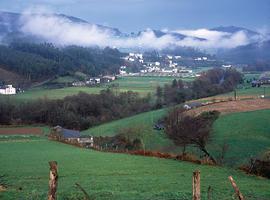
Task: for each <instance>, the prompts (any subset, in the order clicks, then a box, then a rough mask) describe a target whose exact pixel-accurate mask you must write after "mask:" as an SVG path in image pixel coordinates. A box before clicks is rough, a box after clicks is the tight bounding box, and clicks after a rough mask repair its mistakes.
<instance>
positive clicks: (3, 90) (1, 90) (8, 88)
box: [0, 85, 16, 95]
mask: <svg viewBox="0 0 270 200" xmlns="http://www.w3.org/2000/svg"><path fill="white" fill-rule="evenodd" d="M0 94H5V95H10V94H16V88H14V87H12V85H5V86H2V87H0Z"/></svg>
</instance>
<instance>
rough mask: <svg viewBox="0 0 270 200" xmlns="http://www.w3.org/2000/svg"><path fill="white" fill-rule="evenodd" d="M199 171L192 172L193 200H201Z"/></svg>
mask: <svg viewBox="0 0 270 200" xmlns="http://www.w3.org/2000/svg"><path fill="white" fill-rule="evenodd" d="M200 179H201V178H200V171H198V170H196V171H195V172H193V177H192V193H193V198H192V199H193V200H200V199H201V184H200V181H201V180H200Z"/></svg>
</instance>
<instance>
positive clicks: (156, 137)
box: [83, 109, 174, 151]
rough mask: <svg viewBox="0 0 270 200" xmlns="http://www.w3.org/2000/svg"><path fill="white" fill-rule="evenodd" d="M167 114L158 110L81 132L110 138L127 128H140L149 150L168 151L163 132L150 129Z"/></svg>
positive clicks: (167, 143) (162, 110)
mask: <svg viewBox="0 0 270 200" xmlns="http://www.w3.org/2000/svg"><path fill="white" fill-rule="evenodd" d="M166 113H167V109H160V110H156V111H150V112H146V113H141V114H138V115H135V116H132V117H128V118H124V119H120V120H116V121H113V122H110V123H106V124H103V125H100V126H96V127H93V128H90V129H88V130H86V131H83V134H86V135H87V134H91V135H94V136H112V135H116V134H117V133H118V132H119V130H121V129H123V128H128V127H140V128H141V129H142V130H143V139H144V142H145V145H146V148H147V149H149V150H160V151H161V150H164V151H165V150H170V149H171V147H172V146H174V145H172V142H171V141H170V140H168V139H167V138H166V137H165V135H164V132H163V131H156V130H154V129H153V128H152V127H153V125H154V123H155V122H156V121H158V120H159V119H160V118H162V116H164V115H165V114H166Z"/></svg>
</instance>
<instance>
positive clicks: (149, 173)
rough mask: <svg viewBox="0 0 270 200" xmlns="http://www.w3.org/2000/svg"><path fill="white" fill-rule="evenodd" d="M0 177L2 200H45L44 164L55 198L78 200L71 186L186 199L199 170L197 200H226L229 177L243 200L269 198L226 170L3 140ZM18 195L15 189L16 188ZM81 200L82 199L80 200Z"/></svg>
mask: <svg viewBox="0 0 270 200" xmlns="http://www.w3.org/2000/svg"><path fill="white" fill-rule="evenodd" d="M0 157H1V165H0V172H1V174H5V175H7V180H8V182H9V185H10V187H9V190H8V191H7V192H2V193H0V198H1V199H22V198H23V199H45V198H46V195H47V188H48V177H49V171H48V170H49V166H48V161H50V160H56V161H58V164H59V174H60V177H59V185H58V186H59V187H58V188H59V189H58V198H59V199H65V197H69V199H72V197H73V199H77V198H75V196H78V195H80V194H81V192H80V191H78V190H77V189H76V188H75V187H74V184H75V183H76V182H78V183H79V184H81V185H82V186H83V187H84V188H85V189H86V191H87V192H88V193H89V194H91V195H93V196H94V197H96V199H97V200H101V199H112V200H114V199H117V200H122V199H123V200H126V199H130V200H134V199H149V200H150V199H156V200H159V199H160V200H161V199H162V200H166V199H170V200H174V199H191V195H192V194H191V188H192V187H191V185H192V181H191V176H192V172H193V171H194V170H195V169H200V170H201V175H202V177H201V181H202V183H201V185H202V199H203V200H204V199H207V198H206V194H207V188H208V186H209V185H211V187H212V188H213V191H214V192H213V199H222V200H229V199H230V200H231V199H232V196H233V189H232V187H231V185H230V183H229V181H228V179H227V177H228V176H229V175H233V177H234V178H235V180H236V181H237V184H238V186H239V187H240V188H241V191H242V192H243V194H245V196H246V197H248V198H247V199H250V200H253V199H254V200H255V199H260V200H266V199H269V198H270V190H269V187H270V182H269V181H268V180H266V179H262V178H256V177H252V176H247V175H245V174H244V173H241V172H237V171H234V170H230V169H227V168H219V167H210V166H200V165H195V164H191V163H186V162H178V161H173V160H163V159H158V158H147V157H141V156H129V155H124V154H111V153H101V152H96V151H91V150H87V149H80V148H75V147H72V146H69V145H64V144H60V143H56V142H50V141H47V140H45V139H41V140H33V141H27V142H26V141H8V142H1V145H0ZM20 187H21V188H22V190H18V188H20ZM81 199H82V197H81Z"/></svg>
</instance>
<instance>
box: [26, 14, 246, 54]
mask: <svg viewBox="0 0 270 200" xmlns="http://www.w3.org/2000/svg"><path fill="white" fill-rule="evenodd" d="M21 23H22V27H21V31H22V32H23V33H25V34H31V35H34V36H38V37H42V38H44V39H45V40H46V41H48V42H52V43H54V44H56V45H80V46H100V47H106V46H111V47H117V48H154V49H164V48H167V47H171V46H188V47H195V48H200V49H204V50H208V49H211V50H212V49H218V48H234V47H237V46H240V45H246V44H248V43H249V42H250V40H249V38H248V36H247V35H246V33H245V32H244V31H239V32H236V33H233V34H232V33H226V32H220V31H212V30H208V29H198V30H175V31H169V30H166V33H167V34H165V35H164V36H162V37H157V36H156V35H155V33H154V32H153V31H152V30H151V29H147V30H146V31H144V32H142V33H141V34H140V35H138V36H134V37H127V36H125V37H122V36H117V35H115V34H114V30H113V29H109V28H104V27H101V26H97V25H94V24H88V23H78V22H76V23H75V22H73V21H71V20H70V19H68V18H66V17H63V16H60V15H55V14H52V13H45V14H33V13H31V12H26V13H24V15H23V16H22V17H21ZM173 33H174V34H173ZM175 33H179V34H183V35H186V36H187V37H185V38H184V39H180V38H178V37H177V36H175ZM200 38H201V39H200ZM202 39H204V40H202Z"/></svg>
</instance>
